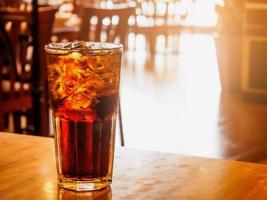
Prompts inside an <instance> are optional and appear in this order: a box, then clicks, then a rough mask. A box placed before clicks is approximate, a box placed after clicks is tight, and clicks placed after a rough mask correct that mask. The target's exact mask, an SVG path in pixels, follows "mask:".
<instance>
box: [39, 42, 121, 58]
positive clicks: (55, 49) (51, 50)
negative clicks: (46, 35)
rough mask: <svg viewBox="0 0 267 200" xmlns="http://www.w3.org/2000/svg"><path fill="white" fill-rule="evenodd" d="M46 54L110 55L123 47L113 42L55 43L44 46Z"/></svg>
mask: <svg viewBox="0 0 267 200" xmlns="http://www.w3.org/2000/svg"><path fill="white" fill-rule="evenodd" d="M44 49H45V52H46V53H47V54H59V55H60V54H61V55H64V54H69V53H72V52H83V53H86V54H92V53H93V54H94V53H110V52H119V51H122V50H123V45H122V44H119V43H115V42H94V41H75V42H55V43H48V44H46V45H45V46H44Z"/></svg>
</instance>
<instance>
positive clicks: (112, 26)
mask: <svg viewBox="0 0 267 200" xmlns="http://www.w3.org/2000/svg"><path fill="white" fill-rule="evenodd" d="M134 13H135V8H134V7H132V6H130V5H129V4H126V3H125V4H114V5H113V6H112V7H111V8H101V7H96V6H93V5H86V6H85V7H84V9H83V15H82V16H83V17H82V23H81V36H80V37H81V39H83V40H88V39H89V40H91V41H102V42H118V40H119V42H120V43H122V44H125V42H126V35H127V31H128V19H129V17H130V16H131V15H134Z"/></svg>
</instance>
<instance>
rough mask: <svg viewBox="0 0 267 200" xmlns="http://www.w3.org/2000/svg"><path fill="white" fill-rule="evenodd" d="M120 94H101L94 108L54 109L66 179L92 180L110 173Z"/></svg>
mask: <svg viewBox="0 0 267 200" xmlns="http://www.w3.org/2000/svg"><path fill="white" fill-rule="evenodd" d="M116 111H117V95H111V96H102V97H100V98H99V99H98V103H96V104H95V105H94V106H93V107H92V109H88V110H83V111H75V110H66V109H64V107H63V108H62V107H59V109H57V111H56V112H55V121H56V123H55V128H56V132H57V143H58V154H59V155H58V156H59V158H60V159H59V162H60V163H59V164H60V165H61V170H62V172H61V173H62V175H63V176H65V177H66V178H73V179H79V180H90V179H93V178H101V177H107V176H110V173H111V170H112V164H113V163H112V160H113V159H112V157H113V150H114V149H113V148H114V147H113V140H114V134H115V121H116V120H115V118H114V116H115V113H116Z"/></svg>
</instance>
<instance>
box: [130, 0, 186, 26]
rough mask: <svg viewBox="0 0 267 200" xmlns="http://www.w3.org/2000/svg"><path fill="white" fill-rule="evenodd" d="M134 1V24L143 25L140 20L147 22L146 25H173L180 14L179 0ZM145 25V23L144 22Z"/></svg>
mask: <svg viewBox="0 0 267 200" xmlns="http://www.w3.org/2000/svg"><path fill="white" fill-rule="evenodd" d="M135 2H136V5H137V6H136V20H137V24H136V25H141V26H142V25H143V24H142V21H143V20H144V18H145V20H146V22H149V24H148V25H152V26H156V25H168V24H169V25H174V24H175V23H177V20H178V19H179V18H180V16H181V14H182V13H180V11H179V9H178V7H179V5H180V4H181V0H169V1H166V0H135ZM146 25H147V24H146Z"/></svg>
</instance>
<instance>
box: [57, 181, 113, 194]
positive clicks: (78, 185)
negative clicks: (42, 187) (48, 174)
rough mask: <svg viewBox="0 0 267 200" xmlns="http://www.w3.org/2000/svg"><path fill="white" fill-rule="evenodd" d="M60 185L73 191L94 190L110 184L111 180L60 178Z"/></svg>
mask: <svg viewBox="0 0 267 200" xmlns="http://www.w3.org/2000/svg"><path fill="white" fill-rule="evenodd" d="M58 184H59V186H60V187H61V188H64V189H68V190H73V191H94V190H100V189H103V188H106V187H108V186H110V184H111V180H99V179H96V180H90V181H74V180H71V179H68V178H60V180H59V183H58Z"/></svg>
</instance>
